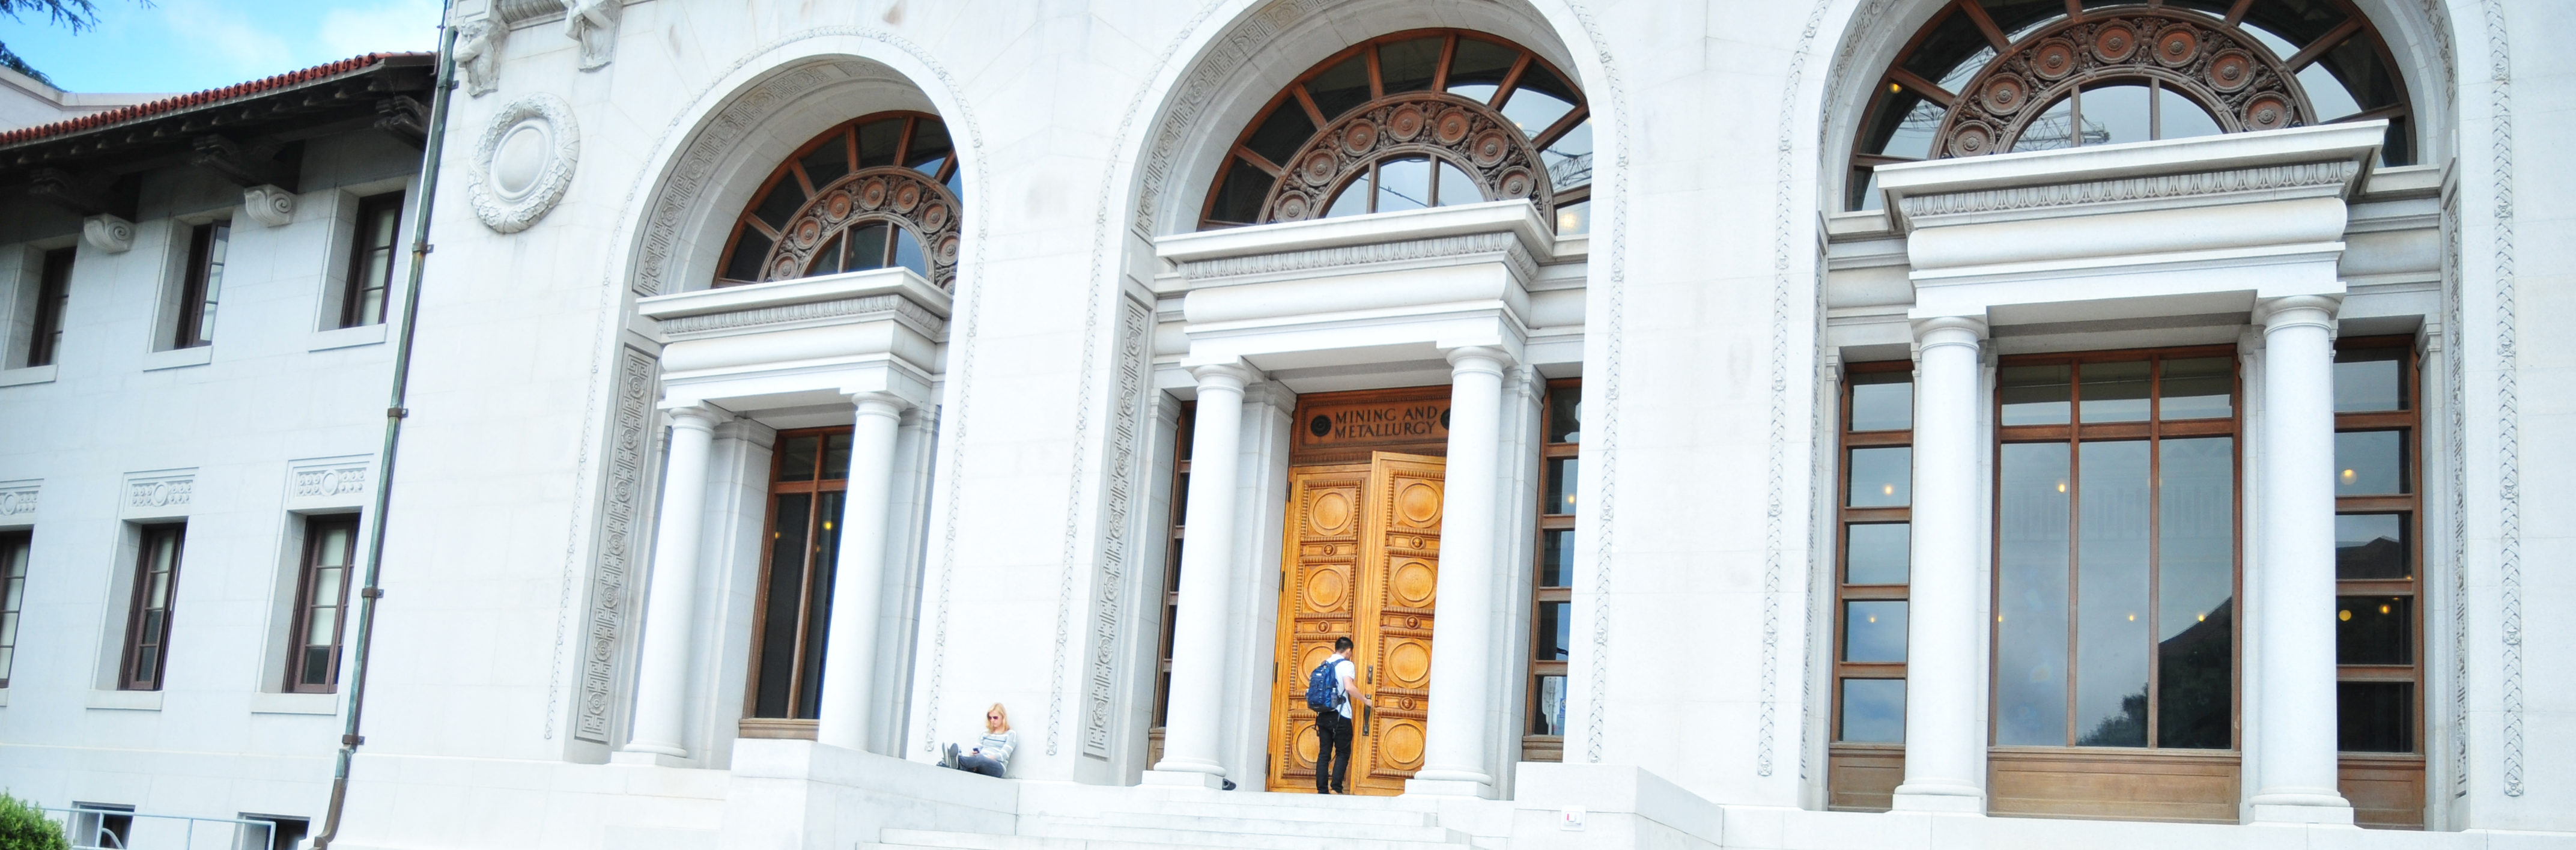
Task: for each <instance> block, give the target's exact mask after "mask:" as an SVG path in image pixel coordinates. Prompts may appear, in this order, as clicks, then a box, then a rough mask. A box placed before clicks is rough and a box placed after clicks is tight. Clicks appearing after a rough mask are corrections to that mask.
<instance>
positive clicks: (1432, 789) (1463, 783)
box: [1404, 779, 1494, 800]
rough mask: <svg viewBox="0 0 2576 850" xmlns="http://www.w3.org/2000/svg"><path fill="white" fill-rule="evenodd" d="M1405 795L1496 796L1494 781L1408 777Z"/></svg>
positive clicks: (1405, 782) (1483, 797)
mask: <svg viewBox="0 0 2576 850" xmlns="http://www.w3.org/2000/svg"><path fill="white" fill-rule="evenodd" d="M1404 796H1407V797H1477V798H1482V799H1488V800H1490V799H1493V797H1494V783H1491V782H1477V781H1475V780H1472V779H1407V780H1405V781H1404Z"/></svg>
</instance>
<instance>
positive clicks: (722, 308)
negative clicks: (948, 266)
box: [635, 268, 949, 341]
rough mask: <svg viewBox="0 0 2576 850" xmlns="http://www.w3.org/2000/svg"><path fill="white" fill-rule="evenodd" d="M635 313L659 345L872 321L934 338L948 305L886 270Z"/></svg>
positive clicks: (683, 297) (690, 295)
mask: <svg viewBox="0 0 2576 850" xmlns="http://www.w3.org/2000/svg"><path fill="white" fill-rule="evenodd" d="M635 306H636V312H637V313H638V314H640V315H642V316H643V317H644V318H647V319H650V320H653V321H654V322H656V323H658V325H659V330H660V333H661V336H662V337H663V339H664V340H665V341H671V340H677V339H684V338H691V337H705V336H727V335H731V334H735V333H744V332H756V331H759V330H771V329H784V328H787V327H796V326H805V325H814V324H851V323H855V322H864V321H872V320H877V319H893V320H895V321H899V322H902V323H904V324H906V325H909V326H911V327H912V328H913V329H914V330H916V331H919V332H920V333H922V334H923V335H925V336H930V337H937V336H939V335H940V334H941V333H943V332H945V331H946V330H947V327H948V308H949V301H948V295H947V293H944V292H940V291H939V290H938V289H937V288H936V287H933V286H931V285H930V282H929V281H926V280H923V279H922V277H921V276H920V275H918V274H914V273H913V272H912V271H911V270H909V269H902V268H892V269H872V270H869V271H863V272H850V273H846V274H837V275H829V276H825V277H814V278H805V279H802V280H783V281H776V282H773V283H761V284H752V285H749V286H732V287H725V288H722V289H702V290H698V291H695V292H684V293H680V294H678V295H663V296H657V297H653V298H646V299H642V300H640V301H638V302H636V305H635Z"/></svg>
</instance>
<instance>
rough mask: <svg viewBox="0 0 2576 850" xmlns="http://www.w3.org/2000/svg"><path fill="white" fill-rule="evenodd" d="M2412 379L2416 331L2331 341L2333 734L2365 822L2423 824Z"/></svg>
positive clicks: (2348, 791)
mask: <svg viewBox="0 0 2576 850" xmlns="http://www.w3.org/2000/svg"><path fill="white" fill-rule="evenodd" d="M2416 380H2417V374H2416V362H2415V341H2414V339H2413V337H2411V336H2394V337H2361V338H2346V339H2344V340H2341V341H2339V342H2338V343H2337V344H2336V346H2335V362H2334V400H2335V405H2334V406H2335V442H2334V450H2335V472H2334V476H2335V479H2334V480H2335V613H2334V617H2335V623H2334V626H2335V664H2336V668H2335V669H2336V679H2337V680H2339V681H2338V682H2337V683H2336V694H2335V695H2336V703H2335V704H2336V718H2335V719H2336V727H2337V728H2336V736H2335V739H2336V741H2337V742H2338V743H2337V749H2340V750H2342V751H2343V757H2342V765H2341V767H2342V783H2341V784H2342V786H2343V791H2344V796H2345V798H2346V799H2349V800H2351V801H2352V804H2353V810H2354V812H2353V816H2354V820H2355V821H2356V822H2358V823H2360V824H2361V825H2363V826H2374V827H2404V828H2421V827H2422V826H2423V824H2424V797H2423V790H2422V789H2423V781H2422V780H2423V770H2424V756H2423V753H2422V751H2421V750H2420V749H2419V742H2421V741H2422V739H2423V735H2422V728H2423V720H2422V713H2423V712H2422V709H2423V693H2422V691H2423V652H2422V646H2423V644H2422V640H2423V622H2422V616H2421V612H2420V608H2421V605H2420V604H2419V602H2418V600H2420V599H2421V598H2422V592H2423V573H2422V572H2421V571H2420V570H2418V569H2417V566H2418V565H2419V564H2421V563H2423V561H2422V554H2423V553H2422V552H2421V550H2420V549H2419V546H2420V545H2421V544H2420V543H2419V542H2418V541H2419V535H2418V534H2417V533H2416V532H2417V528H2416V524H2417V522H2418V517H2420V516H2421V515H2422V514H2421V510H2422V504H2421V501H2420V500H2421V499H2422V495H2421V489H2422V488H2420V487H2418V486H2416V484H2415V482H2417V481H2419V480H2420V476H2419V473H2420V469H2419V467H2418V463H2419V458H2420V457H2421V452H2420V451H2419V449H2420V446H2419V445H2418V443H2417V441H2418V440H2419V439H2420V436H2419V435H2420V433H2421V431H2420V428H2419V426H2420V424H2421V420H2420V418H2419V417H2420V415H2421V411H2420V410H2418V409H2417V406H2416V404H2415V400H2416V399H2417V398H2418V397H2419V394H2418V393H2417V392H2416V391H2415V385H2416Z"/></svg>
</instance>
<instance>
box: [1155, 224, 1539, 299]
mask: <svg viewBox="0 0 2576 850" xmlns="http://www.w3.org/2000/svg"><path fill="white" fill-rule="evenodd" d="M1480 256H1491V257H1497V258H1500V259H1501V260H1502V262H1504V263H1506V264H1508V265H1510V266H1511V267H1512V271H1513V272H1514V273H1515V274H1517V275H1518V276H1519V278H1520V279H1521V280H1523V281H1528V280H1531V279H1534V278H1536V277H1537V276H1538V261H1537V259H1535V258H1533V257H1531V256H1530V253H1529V249H1528V248H1527V247H1525V246H1523V245H1522V244H1521V241H1520V238H1519V237H1518V236H1517V235H1515V234H1512V233H1508V232H1498V233H1473V234H1467V235H1464V236H1440V237H1434V238H1430V239H1409V240H1404V241H1398V242H1376V243H1370V244H1365V245H1342V246H1336V247H1331V248H1316V249H1310V250H1303V251H1285V252H1281V253H1275V254H1251V255H1245V256H1236V257H1222V258H1218V259H1212V260H1202V261H1197V262H1186V263H1182V264H1181V275H1182V276H1183V277H1186V278H1189V280H1190V283H1191V284H1192V285H1194V286H1206V285H1224V284H1228V283H1243V282H1251V281H1254V280H1261V279H1268V278H1277V277H1293V276H1297V275H1298V274H1299V273H1301V272H1311V271H1319V270H1328V269H1329V270H1333V271H1336V272H1349V271H1359V270H1363V269H1367V268H1369V267H1375V266H1384V265H1401V264H1410V263H1415V262H1420V261H1426V260H1429V261H1437V260H1447V259H1453V258H1460V257H1480Z"/></svg>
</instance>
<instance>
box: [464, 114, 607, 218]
mask: <svg viewBox="0 0 2576 850" xmlns="http://www.w3.org/2000/svg"><path fill="white" fill-rule="evenodd" d="M580 158H581V129H580V127H578V126H576V125H575V124H574V123H573V118H572V106H571V105H570V104H567V103H564V102H563V99H562V98H558V97H555V96H554V95H550V94H532V95H528V96H527V97H523V98H519V99H518V100H514V101H511V102H510V103H509V104H508V105H506V106H503V107H501V112H500V114H498V115H494V116H492V123H491V125H490V126H488V127H485V128H484V130H483V136H482V138H480V139H477V140H476V141H475V143H474V175H473V179H472V180H471V181H469V188H470V189H471V193H470V194H471V195H472V200H473V203H474V216H475V217H476V218H480V219H482V220H483V225H484V226H486V227H490V228H492V229H493V230H494V231H495V232H499V233H517V232H519V231H522V230H526V229H528V226H529V225H533V224H536V223H537V220H538V219H541V218H544V217H545V216H546V212H547V211H549V210H552V209H554V208H555V203H556V202H558V201H561V200H563V194H564V189H565V188H567V187H569V186H571V185H572V170H573V166H574V165H575V164H576V163H577V162H578V161H579V160H580Z"/></svg>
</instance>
